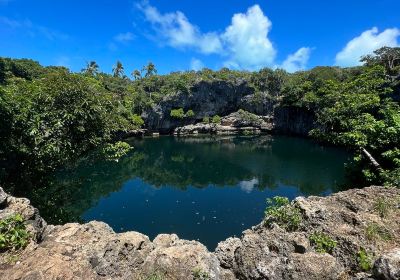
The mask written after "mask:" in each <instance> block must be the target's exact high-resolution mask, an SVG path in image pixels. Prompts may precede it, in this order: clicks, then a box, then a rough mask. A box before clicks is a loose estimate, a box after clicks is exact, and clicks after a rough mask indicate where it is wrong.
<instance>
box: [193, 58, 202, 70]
mask: <svg viewBox="0 0 400 280" xmlns="http://www.w3.org/2000/svg"><path fill="white" fill-rule="evenodd" d="M203 68H204V64H203V62H202V61H201V60H199V59H197V58H192V60H191V61H190V69H191V70H195V71H199V70H201V69H203Z"/></svg>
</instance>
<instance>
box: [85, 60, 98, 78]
mask: <svg viewBox="0 0 400 280" xmlns="http://www.w3.org/2000/svg"><path fill="white" fill-rule="evenodd" d="M82 72H83V73H86V74H88V75H90V76H94V75H95V74H97V73H98V72H99V65H98V64H97V62H96V61H93V60H92V61H90V62H86V68H83V69H82Z"/></svg>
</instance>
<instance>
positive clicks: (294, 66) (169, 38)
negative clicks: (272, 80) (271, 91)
mask: <svg viewBox="0 0 400 280" xmlns="http://www.w3.org/2000/svg"><path fill="white" fill-rule="evenodd" d="M136 6H137V8H139V10H140V11H142V13H143V15H144V17H145V19H146V21H148V22H149V23H151V26H152V28H153V30H154V32H155V34H156V38H157V40H158V41H159V42H161V43H162V44H164V45H168V46H170V47H173V48H177V49H183V50H184V49H192V50H196V51H197V52H199V53H201V54H204V55H209V54H217V55H219V56H221V57H222V58H223V60H224V63H223V64H224V66H227V67H230V68H234V69H246V70H258V69H261V68H263V67H274V68H276V67H283V68H285V69H286V70H288V71H292V72H294V71H297V70H301V69H304V68H305V67H306V65H307V62H308V59H309V56H310V48H306V47H302V48H300V49H299V50H298V51H296V52H295V53H294V54H291V55H289V56H288V57H287V59H286V60H285V61H284V62H283V63H282V64H278V63H277V62H276V55H277V49H276V48H275V46H274V44H273V42H272V41H271V40H270V39H269V37H268V35H269V32H270V31H271V29H272V23H271V21H270V20H269V18H268V17H267V16H266V15H265V14H264V13H263V11H262V10H261V8H260V6H259V5H254V6H252V7H250V8H248V10H247V11H246V12H245V13H237V14H234V15H233V17H232V20H231V24H230V25H229V26H227V27H226V28H225V30H224V31H223V32H216V31H212V32H208V33H203V32H201V30H200V28H199V27H198V26H196V25H194V24H192V23H191V22H190V21H189V20H188V18H187V17H186V16H185V14H183V13H182V12H180V11H176V12H171V13H165V14H162V13H160V11H159V10H158V9H157V8H156V7H154V6H151V5H150V4H149V2H147V1H144V2H141V3H139V4H137V5H136ZM192 64H193V61H192ZM192 68H193V67H192Z"/></svg>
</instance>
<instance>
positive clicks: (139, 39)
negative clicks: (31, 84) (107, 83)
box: [0, 0, 400, 73]
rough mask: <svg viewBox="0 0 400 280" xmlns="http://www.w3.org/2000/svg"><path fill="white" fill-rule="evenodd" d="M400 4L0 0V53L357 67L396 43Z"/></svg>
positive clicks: (135, 61)
mask: <svg viewBox="0 0 400 280" xmlns="http://www.w3.org/2000/svg"><path fill="white" fill-rule="evenodd" d="M399 11H400V1H398V0H379V1H376V0H363V1H361V0H359V1H358V0H346V1H344V0H335V1H321V0H319V1H316V0H309V1H298V0H297V1H289V0H260V1H250V0H241V1H229V3H228V1H222V0H212V1H210V0H203V1H187V0H186V1H183V0H168V1H167V0H158V1H157V0H149V1H128V0H126V1H124V0H121V1H115V0H114V1H112V0H97V1H82V0H81V1H78V0H68V1H66V0H65V1H62V0H59V1H54V0H53V1H50V0H40V1H33V0H0V56H6V57H14V58H23V57H24V58H32V59H34V60H38V61H39V62H40V63H42V64H44V65H63V66H67V67H70V68H71V69H72V70H73V71H79V70H80V69H81V68H82V67H83V66H84V65H85V63H86V61H90V60H95V61H97V62H98V64H99V65H100V68H101V69H102V70H103V71H104V72H110V71H111V69H112V66H113V65H114V64H115V61H116V60H121V61H122V63H123V64H124V66H125V69H126V73H130V72H131V71H132V70H133V69H136V68H138V69H140V68H141V67H142V66H143V65H145V64H146V63H147V62H148V61H152V62H153V63H154V64H155V65H156V67H157V68H158V70H159V72H160V73H168V72H170V71H179V70H189V69H199V68H202V67H208V68H211V69H219V68H221V67H224V66H227V67H230V68H233V69H247V70H257V69H260V68H262V67H272V68H275V67H281V68H285V69H287V70H288V71H291V72H293V71H296V70H300V69H308V68H311V67H314V66H317V65H340V66H353V65H357V63H358V57H359V56H360V55H364V54H367V53H370V52H371V51H372V50H373V49H376V48H379V47H381V46H384V45H388V46H399V45H400V15H399Z"/></svg>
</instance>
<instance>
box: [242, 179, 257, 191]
mask: <svg viewBox="0 0 400 280" xmlns="http://www.w3.org/2000/svg"><path fill="white" fill-rule="evenodd" d="M258 183H259V182H258V179H257V178H253V179H251V180H249V181H241V182H239V187H240V189H241V190H242V191H244V192H246V193H251V192H252V191H253V189H254V188H255V187H256V186H257V185H258Z"/></svg>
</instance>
